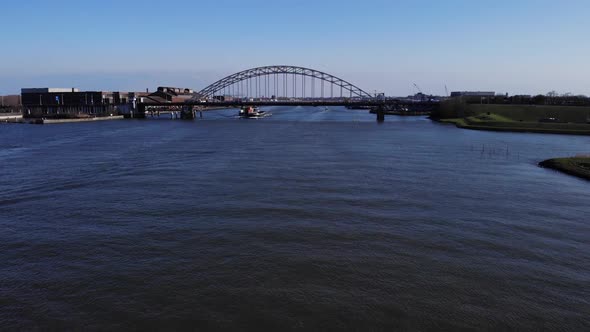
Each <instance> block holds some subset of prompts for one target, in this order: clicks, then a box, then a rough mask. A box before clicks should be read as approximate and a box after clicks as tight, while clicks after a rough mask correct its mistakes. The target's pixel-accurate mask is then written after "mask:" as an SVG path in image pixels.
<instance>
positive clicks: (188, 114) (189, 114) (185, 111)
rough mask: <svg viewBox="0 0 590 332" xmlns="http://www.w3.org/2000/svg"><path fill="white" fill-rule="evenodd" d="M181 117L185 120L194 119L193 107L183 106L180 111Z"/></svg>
mask: <svg viewBox="0 0 590 332" xmlns="http://www.w3.org/2000/svg"><path fill="white" fill-rule="evenodd" d="M180 118H181V119H183V120H194V119H195V113H194V112H193V110H192V108H188V107H183V108H182V111H181V112H180Z"/></svg>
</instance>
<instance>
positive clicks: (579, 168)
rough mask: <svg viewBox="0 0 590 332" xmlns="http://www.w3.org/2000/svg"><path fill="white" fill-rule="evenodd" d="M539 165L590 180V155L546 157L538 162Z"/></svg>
mask: <svg viewBox="0 0 590 332" xmlns="http://www.w3.org/2000/svg"><path fill="white" fill-rule="evenodd" d="M539 166H541V167H546V168H551V169H555V170H558V171H560V172H564V173H566V174H570V175H574V176H577V177H580V178H583V179H586V180H590V156H576V157H571V158H555V159H548V160H545V161H542V162H540V163H539Z"/></svg>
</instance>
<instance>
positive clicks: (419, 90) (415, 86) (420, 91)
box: [414, 83, 424, 94]
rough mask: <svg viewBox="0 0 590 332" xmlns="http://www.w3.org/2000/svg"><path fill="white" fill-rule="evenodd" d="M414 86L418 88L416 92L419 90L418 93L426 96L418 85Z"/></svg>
mask: <svg viewBox="0 0 590 332" xmlns="http://www.w3.org/2000/svg"><path fill="white" fill-rule="evenodd" d="M414 86H415V87H416V90H418V92H420V93H421V94H424V93H423V92H422V89H420V87H419V86H418V84H416V83H414Z"/></svg>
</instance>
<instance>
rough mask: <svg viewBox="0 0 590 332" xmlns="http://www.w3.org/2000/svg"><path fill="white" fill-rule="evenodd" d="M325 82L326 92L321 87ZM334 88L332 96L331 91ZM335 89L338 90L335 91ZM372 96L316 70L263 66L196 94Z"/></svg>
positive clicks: (218, 82) (227, 78) (205, 96)
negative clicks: (327, 88)
mask: <svg viewBox="0 0 590 332" xmlns="http://www.w3.org/2000/svg"><path fill="white" fill-rule="evenodd" d="M298 78H299V80H298ZM324 83H328V84H329V88H330V89H329V91H327V90H326V89H325V87H324ZM334 88H336V90H337V91H336V95H335V94H334ZM338 90H339V91H338ZM345 91H346V93H347V94H348V96H347V97H350V98H372V96H371V95H370V94H369V93H367V92H366V91H364V90H363V89H361V88H359V87H357V86H355V85H354V84H352V83H349V82H347V81H345V80H343V79H340V78H338V77H336V76H333V75H330V74H327V73H324V72H321V71H319V70H315V69H310V68H304V67H297V66H285V65H279V66H265V67H257V68H252V69H247V70H244V71H241V72H238V73H235V74H233V75H230V76H227V77H225V78H223V79H221V80H219V81H217V82H215V83H213V84H211V85H209V86H208V87H206V88H204V89H203V90H201V91H200V92H199V93H198V97H200V98H207V99H210V98H213V97H215V96H216V95H220V94H222V95H225V96H234V97H242V98H243V97H254V98H269V97H270V96H271V95H272V96H275V98H299V97H301V98H320V97H321V98H322V99H323V98H335V97H338V95H339V96H340V97H341V98H343V97H345V95H344V92H345Z"/></svg>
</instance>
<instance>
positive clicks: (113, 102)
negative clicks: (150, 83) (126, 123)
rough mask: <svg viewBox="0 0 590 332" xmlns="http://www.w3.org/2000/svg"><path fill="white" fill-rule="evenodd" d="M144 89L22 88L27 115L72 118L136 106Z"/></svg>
mask: <svg viewBox="0 0 590 332" xmlns="http://www.w3.org/2000/svg"><path fill="white" fill-rule="evenodd" d="M138 95H142V93H136V92H106V91H79V90H78V89H76V88H71V89H61V88H32V89H22V90H21V99H22V105H23V115H24V116H25V117H32V118H34V117H48V118H71V117H89V116H109V115H115V114H119V113H121V112H122V111H126V110H127V109H128V108H133V107H134V103H135V99H136V98H137V97H138Z"/></svg>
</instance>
